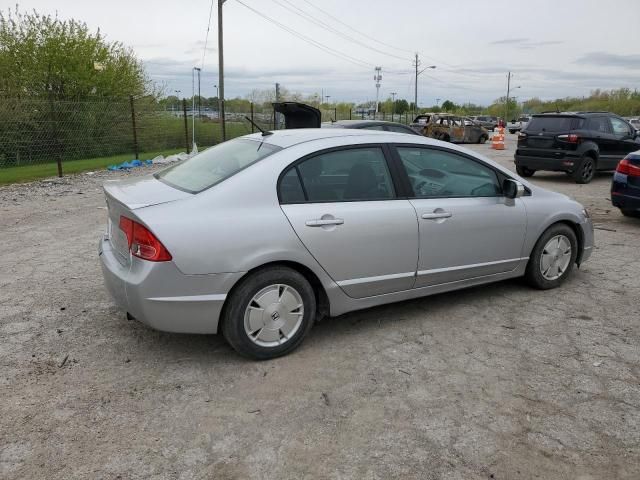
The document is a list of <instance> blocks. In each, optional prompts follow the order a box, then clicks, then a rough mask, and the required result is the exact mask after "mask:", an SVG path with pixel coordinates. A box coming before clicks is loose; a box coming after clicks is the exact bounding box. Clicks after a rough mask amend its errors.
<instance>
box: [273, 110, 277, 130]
mask: <svg viewBox="0 0 640 480" xmlns="http://www.w3.org/2000/svg"><path fill="white" fill-rule="evenodd" d="M275 129H276V109H275V108H274V109H273V130H275Z"/></svg>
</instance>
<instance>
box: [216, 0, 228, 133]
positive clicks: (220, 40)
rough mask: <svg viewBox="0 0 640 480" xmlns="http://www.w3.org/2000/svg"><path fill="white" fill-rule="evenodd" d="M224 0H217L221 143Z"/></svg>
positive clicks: (224, 128) (224, 131)
mask: <svg viewBox="0 0 640 480" xmlns="http://www.w3.org/2000/svg"><path fill="white" fill-rule="evenodd" d="M224 2H226V0H218V85H219V89H220V95H218V112H219V115H220V127H221V130H222V141H223V142H224V141H226V140H227V127H226V124H225V118H224V48H223V35H222V5H223V4H224Z"/></svg>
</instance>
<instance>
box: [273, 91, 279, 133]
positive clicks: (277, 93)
mask: <svg viewBox="0 0 640 480" xmlns="http://www.w3.org/2000/svg"><path fill="white" fill-rule="evenodd" d="M279 101H280V84H279V83H276V103H278V102H279ZM273 118H274V119H275V122H274V123H275V126H274V129H275V128H277V127H278V126H279V125H280V115H278V114H277V113H276V112H273Z"/></svg>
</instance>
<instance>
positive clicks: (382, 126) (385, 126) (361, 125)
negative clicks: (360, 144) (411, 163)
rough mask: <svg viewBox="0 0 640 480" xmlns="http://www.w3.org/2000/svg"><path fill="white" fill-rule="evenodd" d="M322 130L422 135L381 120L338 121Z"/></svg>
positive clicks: (330, 123) (399, 124)
mask: <svg viewBox="0 0 640 480" xmlns="http://www.w3.org/2000/svg"><path fill="white" fill-rule="evenodd" d="M322 128H357V129H361V130H382V131H385V132H396V133H408V134H410V135H420V133H418V132H416V131H415V130H414V129H412V128H411V127H408V126H407V125H403V124H402V123H396V122H384V121H379V120H337V121H335V122H324V123H323V124H322Z"/></svg>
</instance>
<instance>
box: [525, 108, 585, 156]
mask: <svg viewBox="0 0 640 480" xmlns="http://www.w3.org/2000/svg"><path fill="white" fill-rule="evenodd" d="M583 123H584V119H583V118H581V117H576V116H575V115H562V114H558V115H549V114H543V115H536V116H533V117H532V118H531V120H530V121H529V123H528V124H527V126H526V128H525V129H524V133H525V134H526V135H524V136H522V137H520V138H519V139H518V147H529V148H533V149H548V148H554V149H561V150H572V149H575V145H572V144H569V143H567V142H561V141H558V139H557V136H558V135H560V134H568V133H571V132H573V131H574V130H577V129H579V128H580V127H581V126H582V124H583Z"/></svg>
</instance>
